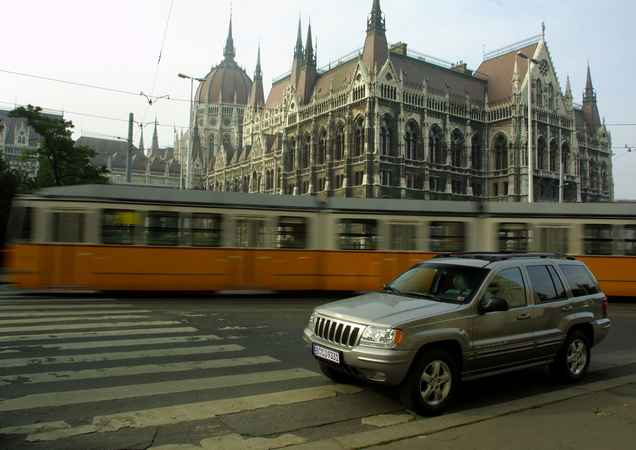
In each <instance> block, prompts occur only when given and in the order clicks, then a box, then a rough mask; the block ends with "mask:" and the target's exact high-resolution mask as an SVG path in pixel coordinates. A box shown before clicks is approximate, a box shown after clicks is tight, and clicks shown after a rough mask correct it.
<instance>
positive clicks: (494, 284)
mask: <svg viewBox="0 0 636 450" xmlns="http://www.w3.org/2000/svg"><path fill="white" fill-rule="evenodd" d="M524 286H525V285H524V282H523V277H522V276H521V270H519V268H518V267H512V268H510V269H504V270H502V271H501V272H499V273H498V274H497V276H495V278H493V279H492V281H491V282H490V285H488V289H487V290H486V294H485V298H486V299H487V298H489V297H500V298H503V299H506V300H508V304H509V305H510V307H511V308H514V307H516V306H525V305H526V304H527V300H526V289H525V287H524Z"/></svg>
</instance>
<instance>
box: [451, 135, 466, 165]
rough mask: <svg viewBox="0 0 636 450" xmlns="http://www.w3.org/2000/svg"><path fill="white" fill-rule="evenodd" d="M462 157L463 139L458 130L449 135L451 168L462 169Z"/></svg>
mask: <svg viewBox="0 0 636 450" xmlns="http://www.w3.org/2000/svg"><path fill="white" fill-rule="evenodd" d="M463 156H464V137H463V136H462V134H461V133H460V132H459V131H458V130H454V131H453V133H452V134H451V166H453V167H462V159H463Z"/></svg>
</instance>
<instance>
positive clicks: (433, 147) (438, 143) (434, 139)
mask: <svg viewBox="0 0 636 450" xmlns="http://www.w3.org/2000/svg"><path fill="white" fill-rule="evenodd" d="M429 150H430V159H431V161H432V162H433V164H444V158H443V155H442V140H441V132H440V131H439V128H437V127H434V128H432V129H431V134H430V140H429Z"/></svg>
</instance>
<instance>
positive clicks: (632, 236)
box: [616, 225, 636, 256]
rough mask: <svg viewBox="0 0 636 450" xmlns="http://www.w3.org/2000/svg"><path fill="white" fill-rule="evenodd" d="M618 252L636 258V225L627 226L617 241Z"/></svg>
mask: <svg viewBox="0 0 636 450" xmlns="http://www.w3.org/2000/svg"><path fill="white" fill-rule="evenodd" d="M616 244H617V246H618V247H619V248H618V250H620V251H621V253H623V254H625V255H628V256H636V225H625V228H622V229H621V235H620V238H619V239H617V241H616Z"/></svg>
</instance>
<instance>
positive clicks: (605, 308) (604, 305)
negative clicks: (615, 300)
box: [603, 297, 609, 319]
mask: <svg viewBox="0 0 636 450" xmlns="http://www.w3.org/2000/svg"><path fill="white" fill-rule="evenodd" d="M608 310H609V302H608V301H607V297H603V319H607V312H608Z"/></svg>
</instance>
